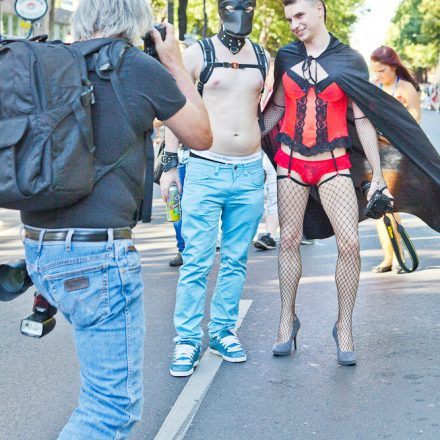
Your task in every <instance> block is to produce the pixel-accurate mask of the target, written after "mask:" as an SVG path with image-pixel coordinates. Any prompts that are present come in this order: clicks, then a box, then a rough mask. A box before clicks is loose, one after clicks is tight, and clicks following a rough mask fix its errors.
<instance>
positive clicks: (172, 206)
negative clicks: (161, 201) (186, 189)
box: [167, 183, 181, 222]
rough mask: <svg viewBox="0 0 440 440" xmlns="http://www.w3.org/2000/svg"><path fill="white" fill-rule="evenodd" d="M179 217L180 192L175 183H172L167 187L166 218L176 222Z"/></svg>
mask: <svg viewBox="0 0 440 440" xmlns="http://www.w3.org/2000/svg"><path fill="white" fill-rule="evenodd" d="M180 219H181V209H180V193H179V189H178V188H177V185H176V184H175V183H172V184H171V185H170V188H169V189H168V201H167V220H168V221H169V222H177V221H179V220H180Z"/></svg>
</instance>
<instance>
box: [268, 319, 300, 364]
mask: <svg viewBox="0 0 440 440" xmlns="http://www.w3.org/2000/svg"><path fill="white" fill-rule="evenodd" d="M300 327H301V324H300V323H299V319H298V318H297V317H296V316H295V319H294V320H293V328H292V333H291V335H290V338H289V340H288V341H287V342H279V343H276V344H275V345H274V346H273V347H272V353H273V355H274V356H289V355H290V354H291V352H292V341H293V346H294V348H295V350H296V336H297V335H298V330H299V328H300Z"/></svg>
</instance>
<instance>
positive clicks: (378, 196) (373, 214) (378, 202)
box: [361, 182, 393, 219]
mask: <svg viewBox="0 0 440 440" xmlns="http://www.w3.org/2000/svg"><path fill="white" fill-rule="evenodd" d="M370 186H371V183H370V182H362V183H361V189H362V192H363V193H364V194H365V195H366V194H367V192H368V190H369V189H370ZM385 188H386V187H384V188H382V189H379V190H377V191H375V192H374V194H373V195H372V196H371V199H370V201H369V202H368V204H367V207H366V210H365V215H366V216H367V217H370V218H374V219H378V218H381V217H383V215H384V214H386V213H387V212H393V205H392V204H391V199H390V198H389V197H388V196H386V195H385V194H383V193H382V191H383V190H384V189H385Z"/></svg>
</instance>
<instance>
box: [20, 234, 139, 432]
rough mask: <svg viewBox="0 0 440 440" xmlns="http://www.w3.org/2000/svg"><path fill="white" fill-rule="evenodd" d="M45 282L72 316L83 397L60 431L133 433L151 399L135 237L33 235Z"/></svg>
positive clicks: (38, 281)
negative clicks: (82, 238) (66, 239)
mask: <svg viewBox="0 0 440 440" xmlns="http://www.w3.org/2000/svg"><path fill="white" fill-rule="evenodd" d="M25 251H26V263H27V268H28V271H29V274H30V276H31V278H32V281H33V282H34V284H35V287H36V288H37V290H38V291H39V292H40V293H41V294H42V295H43V296H44V297H45V298H46V299H47V300H48V301H49V302H50V303H51V304H52V305H54V306H55V307H57V308H58V309H59V311H60V312H62V313H63V315H64V316H65V317H66V319H67V320H68V321H69V322H70V323H71V324H72V327H73V330H74V336H75V345H76V351H77V355H78V359H79V363H80V376H81V390H80V396H79V405H78V407H77V408H76V409H75V411H74V412H73V414H72V415H71V417H70V419H69V421H68V422H67V424H66V425H65V427H64V429H63V430H62V432H61V433H60V435H59V437H58V438H59V439H62V440H73V439H83V438H84V439H85V438H88V439H93V440H101V439H102V440H104V439H105V440H109V439H125V438H127V437H128V434H129V432H130V430H131V429H132V427H133V425H134V423H135V422H136V421H138V420H140V418H141V414H142V405H143V382H142V369H143V345H144V331H145V330H144V326H145V318H144V306H143V282H142V277H141V265H140V258H139V255H138V252H137V251H136V249H135V247H134V246H133V242H132V240H115V241H114V242H112V241H111V240H110V241H109V242H77V241H73V242H72V243H71V244H69V243H68V242H60V241H52V242H50V241H47V242H45V241H43V242H41V244H39V242H38V241H33V240H29V239H26V240H25Z"/></svg>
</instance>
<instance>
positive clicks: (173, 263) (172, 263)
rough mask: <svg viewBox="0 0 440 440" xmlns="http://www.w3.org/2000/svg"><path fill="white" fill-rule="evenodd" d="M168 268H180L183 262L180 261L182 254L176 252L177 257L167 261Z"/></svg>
mask: <svg viewBox="0 0 440 440" xmlns="http://www.w3.org/2000/svg"><path fill="white" fill-rule="evenodd" d="M168 264H169V265H170V266H173V267H175V266H182V264H183V260H182V254H181V253H180V252H177V255H176V256H175V257H174V258H173V259H172V260H170V261H169V263H168Z"/></svg>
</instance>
